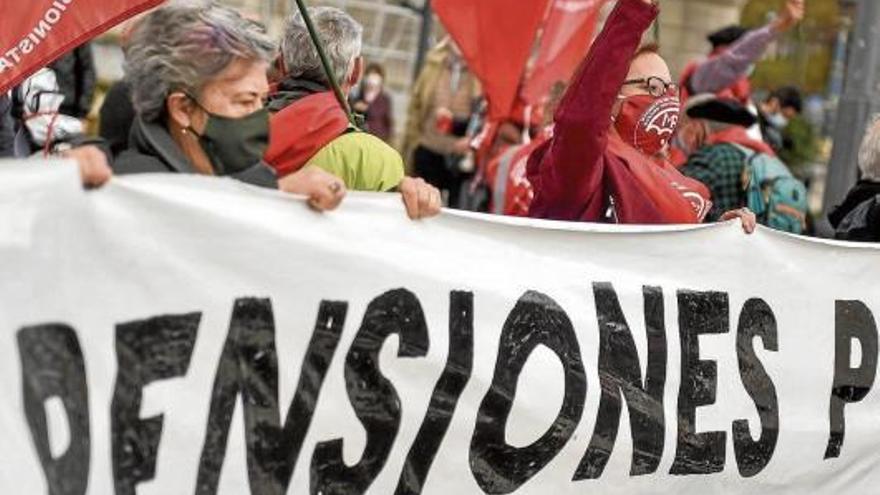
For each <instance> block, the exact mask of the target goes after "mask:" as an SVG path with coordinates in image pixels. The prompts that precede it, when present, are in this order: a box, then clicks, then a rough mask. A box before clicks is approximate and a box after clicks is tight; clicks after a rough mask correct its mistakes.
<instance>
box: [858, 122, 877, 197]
mask: <svg viewBox="0 0 880 495" xmlns="http://www.w3.org/2000/svg"><path fill="white" fill-rule="evenodd" d="M859 170H860V171H861V172H862V179H865V180H869V181H871V182H880V114H877V115H874V116H873V117H872V118H871V120H870V121H869V122H868V126H867V128H866V130H865V137H864V139H862V146H861V147H860V148H859Z"/></svg>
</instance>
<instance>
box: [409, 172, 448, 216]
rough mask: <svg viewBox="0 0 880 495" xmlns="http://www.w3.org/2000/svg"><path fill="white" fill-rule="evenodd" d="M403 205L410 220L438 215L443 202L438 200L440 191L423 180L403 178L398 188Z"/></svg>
mask: <svg viewBox="0 0 880 495" xmlns="http://www.w3.org/2000/svg"><path fill="white" fill-rule="evenodd" d="M398 190H399V191H400V194H401V196H403V204H404V205H406V214H407V215H409V218H410V219H412V220H419V219H422V218H428V217H433V216H435V215H437V214H439V213H440V208H441V207H442V206H443V200H442V199H440V190H438V189H437V188H436V187H434V186H432V185H430V184H428V183H427V182H425V181H424V180H423V179H415V178H413V177H404V178H403V180H402V181H400V185H399V186H398Z"/></svg>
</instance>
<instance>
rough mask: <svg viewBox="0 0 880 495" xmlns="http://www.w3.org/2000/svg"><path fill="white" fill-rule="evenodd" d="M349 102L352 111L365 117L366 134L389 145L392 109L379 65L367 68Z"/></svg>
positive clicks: (392, 122)
mask: <svg viewBox="0 0 880 495" xmlns="http://www.w3.org/2000/svg"><path fill="white" fill-rule="evenodd" d="M351 102H352V110H354V111H355V112H357V113H359V114H362V115H364V116H365V117H366V124H367V132H369V133H370V134H372V135H374V136H376V137H378V138H379V139H381V140H382V141H385V142H386V143H389V144H390V143H391V137H392V134H393V133H394V107H393V105H392V102H391V96H389V95H388V93H387V92H386V91H385V69H383V68H382V66H381V65H379V64H370V65H368V66H367V70H366V71H365V72H364V78H363V80H362V81H361V84H360V86H359V87H358V88H357V90H356V91H355V92H354V93H353V94H352V98H351Z"/></svg>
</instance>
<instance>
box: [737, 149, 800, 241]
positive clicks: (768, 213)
mask: <svg viewBox="0 0 880 495" xmlns="http://www.w3.org/2000/svg"><path fill="white" fill-rule="evenodd" d="M736 147H737V148H738V149H739V150H740V151H742V152H743V153H745V155H746V167H745V170H744V171H743V184H744V186H745V192H746V206H748V207H749V209H751V210H752V211H753V212H755V215H756V216H757V217H758V223H760V224H761V225H764V226H766V227H770V228H771V229H776V230H780V231H783V232H790V233H792V234H802V233H803V232H804V231H805V230H806V228H807V208H808V206H807V188H806V186H805V185H804V183H803V182H801V181H799V180H798V179H796V178H795V177H794V175H792V173H791V171H790V170H789V169H788V167H787V166H786V165H785V164H784V163H782V161H781V160H780V159H779V158H776V157H775V156H770V155H768V154H766V153H758V152H756V151H754V150H751V149H749V148H746V147H744V146H740V145H736Z"/></svg>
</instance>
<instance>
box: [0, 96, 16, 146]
mask: <svg viewBox="0 0 880 495" xmlns="http://www.w3.org/2000/svg"><path fill="white" fill-rule="evenodd" d="M14 154H15V123H14V121H13V120H12V101H11V100H10V99H9V96H8V95H5V94H3V95H0V158H9V157H12V156H13V155H14Z"/></svg>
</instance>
